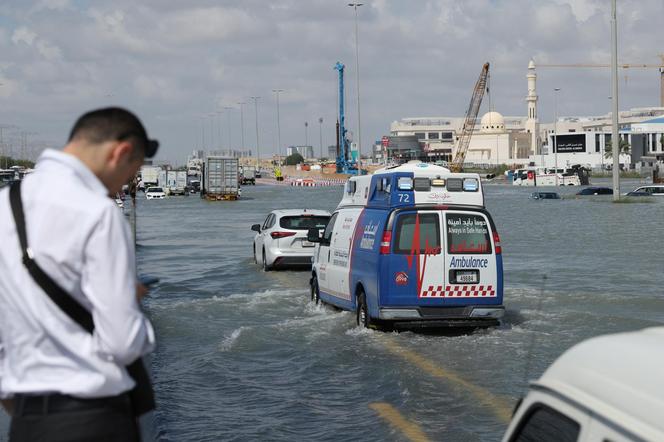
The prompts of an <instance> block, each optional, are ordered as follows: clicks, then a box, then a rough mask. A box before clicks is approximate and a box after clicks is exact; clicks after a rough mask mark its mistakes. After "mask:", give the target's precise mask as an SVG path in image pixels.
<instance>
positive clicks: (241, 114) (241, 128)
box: [238, 101, 247, 150]
mask: <svg viewBox="0 0 664 442" xmlns="http://www.w3.org/2000/svg"><path fill="white" fill-rule="evenodd" d="M238 104H239V105H240V134H241V135H240V140H241V142H242V147H241V150H244V105H245V104H247V103H245V102H244V101H240V102H239V103H238Z"/></svg>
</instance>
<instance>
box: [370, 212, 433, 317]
mask: <svg viewBox="0 0 664 442" xmlns="http://www.w3.org/2000/svg"><path fill="white" fill-rule="evenodd" d="M443 223H444V219H443V217H442V213H441V211H440V210H415V209H413V210H404V211H397V212H395V213H394V215H393V220H392V222H391V230H390V235H389V239H390V242H391V244H390V245H389V247H387V246H385V245H384V246H383V247H382V248H381V254H383V255H384V258H385V259H384V260H383V266H385V267H387V270H388V271H387V272H381V273H383V275H382V277H381V285H382V287H384V289H383V290H381V296H380V304H381V306H384V307H403V306H418V305H421V304H425V305H428V304H432V303H438V304H439V303H440V302H439V300H437V299H435V297H434V296H430V293H431V292H433V291H442V290H443V289H444V287H445V282H446V274H445V271H444V270H445V268H444V254H443V244H444V237H443V232H444V229H443V225H444V224H443ZM388 228H389V227H388ZM383 244H387V243H386V241H384V242H383ZM430 287H432V289H430ZM436 301H438V302H436Z"/></svg>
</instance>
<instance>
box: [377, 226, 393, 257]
mask: <svg viewBox="0 0 664 442" xmlns="http://www.w3.org/2000/svg"><path fill="white" fill-rule="evenodd" d="M391 245H392V232H391V231H389V230H386V231H384V232H383V239H382V240H381V241H380V254H381V255H389V253H390V246H391Z"/></svg>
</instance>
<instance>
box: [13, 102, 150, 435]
mask: <svg viewBox="0 0 664 442" xmlns="http://www.w3.org/2000/svg"><path fill="white" fill-rule="evenodd" d="M157 146H158V143H157V142H156V141H154V140H150V139H148V137H147V134H146V131H145V128H144V127H143V125H142V124H141V122H140V121H139V119H138V118H137V117H136V116H135V115H133V114H132V113H130V112H128V111H126V110H124V109H120V108H106V109H99V110H96V111H91V112H88V113H86V114H84V115H83V116H81V117H80V118H79V119H78V121H77V122H76V124H75V125H74V127H73V129H72V131H71V134H70V138H69V141H68V143H67V145H66V146H65V147H64V149H63V150H62V151H56V150H50V149H49V150H46V151H44V153H43V154H42V155H41V156H40V157H39V159H38V161H37V165H36V168H35V171H34V172H33V173H31V174H29V175H28V176H27V177H26V178H25V179H24V180H23V182H22V183H21V187H20V195H21V200H22V204H23V211H24V214H25V229H26V233H27V242H28V245H29V249H28V252H29V253H28V254H30V255H31V256H32V257H33V258H34V261H36V263H37V265H38V266H39V267H41V269H42V270H43V271H44V273H46V274H47V275H48V276H49V277H50V278H51V279H52V280H53V281H55V282H56V283H57V285H59V286H60V287H61V288H62V289H63V290H64V291H65V292H67V293H68V294H69V295H70V296H71V297H73V298H74V299H75V300H76V301H78V303H79V304H80V305H81V306H83V307H84V308H85V310H87V311H88V312H90V314H91V315H92V319H93V322H94V330H93V332H92V333H90V332H89V331H86V330H85V329H84V328H82V327H81V326H80V325H79V324H77V323H76V322H75V321H74V320H72V319H71V317H70V316H68V315H67V314H66V313H65V312H64V311H63V310H62V309H61V308H60V307H59V306H58V305H56V304H55V303H54V301H53V300H52V299H51V298H49V296H48V295H47V294H46V292H45V291H44V290H43V289H42V288H41V286H40V285H39V284H38V283H37V282H36V281H35V279H33V277H32V275H31V273H29V272H28V270H27V269H26V265H24V260H25V257H24V254H23V249H22V246H21V244H20V242H19V237H18V234H17V225H16V223H15V222H14V218H13V216H12V209H11V207H10V199H9V195H8V194H9V192H8V190H7V189H3V190H2V191H0V244H2V247H0V272H1V274H2V277H0V399H1V400H2V405H3V406H4V408H5V409H6V410H7V412H8V413H10V414H11V415H12V423H11V429H10V440H11V441H28V440H30V441H33V440H44V441H47V440H48V441H56V440H57V441H66V440H101V439H103V440H113V441H115V440H118V441H120V440H122V441H130V440H138V439H139V436H138V433H137V428H136V425H135V419H134V416H133V414H132V410H131V407H132V405H131V401H130V400H129V396H128V394H127V392H128V391H129V390H131V389H132V388H133V387H134V385H135V383H134V380H133V379H132V377H131V376H130V375H129V374H128V372H127V370H126V368H125V367H126V366H127V365H129V364H131V363H132V362H134V361H135V360H137V359H138V358H140V357H141V356H142V355H144V354H146V353H148V352H150V351H152V349H153V348H154V345H155V338H154V331H153V329H152V326H151V325H150V322H149V321H148V320H147V319H146V318H145V316H144V315H143V313H142V312H141V310H140V306H139V301H140V298H141V297H142V296H143V295H145V293H146V292H147V290H146V288H145V287H143V286H142V285H140V284H138V283H137V281H136V268H135V256H134V249H133V241H132V238H131V233H130V230H129V226H128V225H127V222H126V221H125V219H124V217H123V216H122V213H121V212H120V211H119V210H118V208H117V206H116V204H115V202H114V201H113V200H112V199H110V198H109V195H114V194H115V193H116V192H119V191H120V190H121V187H122V185H123V184H126V183H127V182H128V181H129V180H130V179H131V178H132V177H133V176H135V174H136V172H137V171H138V169H139V167H140V166H141V165H142V164H143V160H144V157H151V156H153V155H154V154H155V152H156V150H157Z"/></svg>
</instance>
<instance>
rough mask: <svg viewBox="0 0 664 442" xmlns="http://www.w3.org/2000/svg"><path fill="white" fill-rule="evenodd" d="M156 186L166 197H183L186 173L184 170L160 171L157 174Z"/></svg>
mask: <svg viewBox="0 0 664 442" xmlns="http://www.w3.org/2000/svg"><path fill="white" fill-rule="evenodd" d="M158 185H159V187H161V188H162V189H164V192H166V193H167V194H168V195H185V194H186V187H187V172H186V171H185V170H162V171H160V172H159V182H158Z"/></svg>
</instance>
